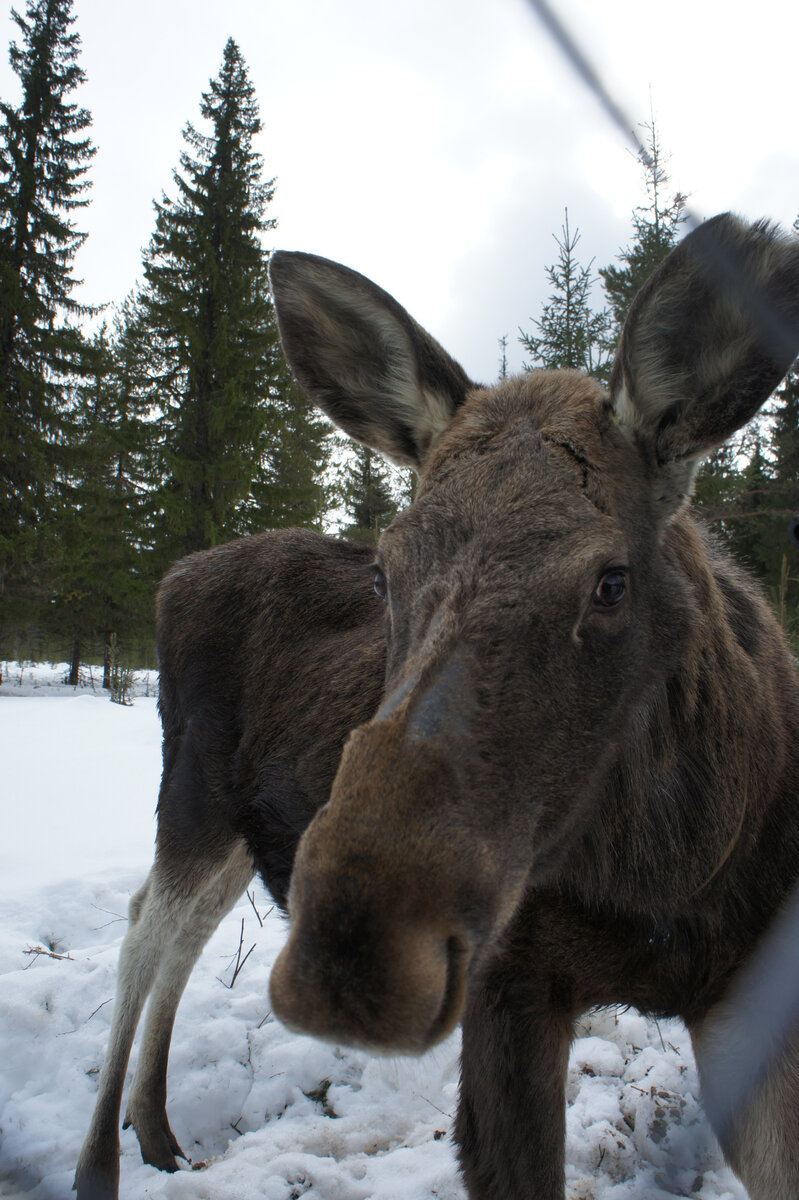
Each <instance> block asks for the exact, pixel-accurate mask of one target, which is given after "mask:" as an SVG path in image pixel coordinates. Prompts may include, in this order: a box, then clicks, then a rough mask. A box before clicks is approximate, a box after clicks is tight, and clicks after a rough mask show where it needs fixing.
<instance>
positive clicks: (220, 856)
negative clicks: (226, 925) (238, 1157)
mask: <svg viewBox="0 0 799 1200" xmlns="http://www.w3.org/2000/svg"><path fill="white" fill-rule="evenodd" d="M191 858H192V856H188V858H187V859H186V860H177V859H176V858H175V856H174V855H173V854H168V855H167V856H165V857H158V856H157V857H156V861H155V863H154V865H153V868H152V870H151V871H150V874H149V876H148V878H147V881H146V882H145V884H144V885H143V886H142V887H141V888H140V889H139V891H138V892H136V894H135V895H134V896H133V898H132V899H131V902H130V909H129V920H130V924H129V927H128V932H127V934H126V936H125V940H124V941H123V943H122V949H121V951H120V956H119V971H118V975H117V998H116V1004H115V1006H114V1016H113V1020H112V1023H111V1036H110V1038H109V1043H108V1049H107V1051H106V1056H105V1060H104V1062H103V1068H102V1071H101V1073H100V1082H99V1087H98V1093H97V1103H96V1105H95V1109H94V1115H93V1116H92V1120H91V1124H90V1126H89V1131H88V1133H87V1135H86V1138H85V1140H84V1143H83V1147H82V1149H81V1152H80V1157H79V1158H78V1165H77V1168H76V1171H75V1189H76V1191H77V1193H78V1200H116V1197H117V1193H118V1189H119V1112H120V1106H121V1103H122V1089H123V1087H124V1083H125V1076H126V1073H127V1068H128V1061H129V1059H130V1051H131V1046H132V1045H133V1038H134V1035H135V1033H136V1027H137V1025H138V1023H139V1018H140V1016H141V1012H142V1009H143V1007H144V1004H145V1001H146V1000H147V996H148V995H149V993H150V991H151V990H152V989H153V987H154V986H155V992H156V995H155V997H154V998H155V1000H156V1004H155V1006H154V1013H153V1016H152V1017H151V1018H150V1020H149V1021H148V1037H147V1039H146V1041H145V1052H144V1058H145V1063H146V1064H147V1065H146V1066H145V1072H144V1078H145V1079H148V1078H149V1079H150V1080H153V1081H155V1083H156V1086H160V1087H161V1088H162V1089H164V1090H165V1087H166V1083H165V1079H166V1060H167V1055H168V1051H169V1038H170V1036H171V1032H172V1023H173V1021H174V1013H175V1009H176V1008H177V1004H178V1001H179V1000H180V996H181V993H182V992H183V988H184V987H185V984H186V980H187V979H188V977H189V975H190V974H191V968H192V966H193V965H194V963H195V962H196V960H197V958H198V956H199V954H200V951H201V950H202V947H203V945H204V944H205V941H206V940H207V938H208V937H209V936H210V934H211V933H212V932H213V930H214V929H215V928H216V925H217V924H218V923H219V921H220V919H221V917H222V915H223V913H224V912H225V911H227V908H229V907H231V906H232V904H233V903H234V902H235V900H236V897H237V896H238V895H240V894H241V892H242V891H243V890H244V888H245V887H246V884H247V880H248V879H249V878H250V877H251V875H252V864H251V862H250V859H249V855H247V854H246V851H245V849H244V843H243V842H239V841H237V842H235V843H233V844H232V846H231V847H229V848H228V849H227V852H226V851H225V849H224V848H218V847H215V852H214V858H212V859H208V860H206V861H205V862H203V861H202V860H199V861H198V860H197V858H196V857H195V858H194V861H193V862H192V861H190V860H191ZM245 859H246V863H247V868H246V870H245V866H244V862H245ZM235 888H237V889H238V890H237V891H235V894H232V895H231V893H233V892H234V889H235ZM205 896H207V897H208V902H207V903H206V904H205V905H204V904H203V897H205ZM220 897H221V899H220ZM195 913H198V914H199V915H198V922H199V926H200V927H201V928H202V929H203V931H204V932H203V933H202V935H201V936H200V937H199V938H195V937H193V936H192V933H191V930H192V920H193V917H194V914H195ZM175 954H177V958H176V960H175V965H174V966H173V963H172V959H173V955H175ZM160 973H163V979H164V983H163V985H160V982H157V981H159V976H160ZM162 1014H165V1016H164V1015H162ZM148 1047H150V1048H149V1049H148ZM160 1064H162V1065H160ZM159 1079H160V1084H159V1083H158V1080H159ZM137 1095H138V1096H139V1097H141V1096H142V1090H141V1089H138V1090H137ZM156 1108H157V1105H156V1106H155V1107H154V1106H153V1105H148V1104H147V1103H145V1102H144V1101H143V1100H139V1101H138V1104H137V1106H135V1107H134V1110H133V1115H134V1119H138V1111H139V1109H141V1110H142V1111H143V1114H144V1115H143V1119H142V1128H146V1133H145V1142H146V1145H147V1150H148V1152H151V1153H152V1157H151V1158H150V1159H149V1161H152V1158H154V1157H157V1155H158V1153H159V1152H160V1151H158V1149H157V1143H154V1141H153V1138H156V1134H155V1132H151V1130H152V1125H153V1120H154V1118H153V1116H152V1114H153V1112H154V1111H155V1109H156ZM159 1111H160V1112H161V1114H162V1115H161V1118H160V1121H159V1130H160V1136H161V1139H162V1140H163V1139H166V1140H167V1141H168V1140H169V1137H171V1133H170V1134H167V1130H168V1129H169V1126H168V1124H167V1123H166V1110H165V1105H164V1098H162V1099H161V1100H160V1109H159ZM164 1126H165V1128H164ZM173 1140H174V1139H173ZM179 1150H180V1147H179V1146H177V1143H176V1142H175V1143H174V1146H173V1147H172V1148H171V1163H172V1166H171V1169H172V1170H174V1169H175V1162H174V1154H175V1153H176V1152H179ZM156 1165H162V1164H160V1163H156ZM163 1165H164V1166H166V1168H167V1169H170V1166H169V1161H166V1162H165V1163H164V1164H163Z"/></svg>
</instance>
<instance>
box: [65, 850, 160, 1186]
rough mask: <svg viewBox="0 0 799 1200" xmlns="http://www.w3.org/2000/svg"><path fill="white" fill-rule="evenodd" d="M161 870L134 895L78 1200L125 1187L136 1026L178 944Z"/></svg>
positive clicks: (81, 1162)
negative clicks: (160, 888)
mask: <svg viewBox="0 0 799 1200" xmlns="http://www.w3.org/2000/svg"><path fill="white" fill-rule="evenodd" d="M155 876H156V868H155V867H153V869H152V871H151V872H150V874H149V876H148V878H147V881H146V882H145V883H144V885H143V886H142V887H141V888H140V889H139V891H138V892H136V894H135V895H134V896H133V898H132V899H131V902H130V908H129V922H130V923H129V926H128V932H127V934H126V935H125V940H124V941H123V943H122V949H121V951H120V955H119V969H118V972H117V995H116V1003H115V1005H114V1016H113V1020H112V1023H111V1036H110V1038H109V1041H108V1048H107V1050H106V1054H105V1059H104V1061H103V1068H102V1071H101V1072H100V1082H99V1088H98V1093H97V1103H96V1105H95V1109H94V1115H93V1116H92V1120H91V1124H90V1126H89V1132H88V1133H87V1134H86V1138H85V1140H84V1143H83V1147H82V1149H81V1152H80V1157H79V1159H78V1165H77V1169H76V1171H75V1189H76V1190H77V1193H78V1200H114V1198H115V1197H116V1195H117V1191H118V1187H119V1108H120V1104H121V1101H122V1088H123V1086H124V1083H125V1073H126V1071H127V1068H128V1059H129V1058H130V1050H131V1046H132V1045H133V1037H134V1034H135V1032H136V1026H137V1025H138V1022H139V1017H140V1016H141V1011H142V1008H143V1007H144V1002H145V1000H146V999H147V995H148V993H149V991H150V988H151V987H152V985H153V981H154V979H155V976H156V974H157V972H158V968H159V967H160V965H161V961H162V959H163V956H164V954H165V953H166V952H167V950H168V948H169V944H170V942H171V940H172V929H173V928H174V927H173V926H172V925H171V920H170V918H171V917H173V913H171V912H170V909H169V906H168V905H166V904H164V903H163V901H162V900H161V901H159V899H158V898H156V897H155V896H154V891H156V889H157V881H156V878H155Z"/></svg>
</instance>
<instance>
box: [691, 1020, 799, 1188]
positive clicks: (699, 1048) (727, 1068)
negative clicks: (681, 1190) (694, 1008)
mask: <svg viewBox="0 0 799 1200" xmlns="http://www.w3.org/2000/svg"><path fill="white" fill-rule="evenodd" d="M749 1019H750V1018H747V1019H743V1018H742V1014H741V1010H740V1008H739V1009H738V1010H736V1008H735V1007H734V1006H733V1005H731V1004H730V1003H729V1002H727V1001H722V1002H721V1003H720V1004H718V1005H716V1007H715V1008H714V1009H712V1010H711V1011H710V1013H709V1014H708V1015H707V1017H705V1018H704V1020H702V1021H701V1022H699V1023H697V1024H696V1025H693V1026H691V1038H692V1041H693V1046H694V1053H695V1055H696V1061H697V1066H698V1068H699V1078H700V1081H701V1083H702V1087H703V1089H704V1090H705V1091H706V1093H708V1095H710V1094H711V1093H713V1091H714V1089H715V1090H716V1091H717V1090H718V1087H719V1082H720V1081H721V1083H722V1086H723V1081H724V1078H725V1075H726V1073H727V1072H733V1073H734V1072H735V1071H736V1069H737V1068H738V1067H739V1065H740V1064H741V1063H742V1062H745V1061H746V1058H747V1055H746V1050H747V1049H748V1046H749V1044H750V1042H751V1038H752V1028H751V1026H750V1024H749ZM780 1042H782V1039H780ZM774 1045H775V1053H774V1056H773V1058H772V1060H771V1063H770V1065H769V1067H768V1069H767V1072H766V1074H765V1077H764V1078H763V1079H762V1080H761V1082H760V1083H757V1084H755V1085H754V1087H753V1089H752V1090H751V1092H749V1095H748V1099H747V1100H746V1102H745V1103H744V1106H743V1109H742V1111H741V1112H740V1113H739V1114H738V1115H737V1116H736V1117H735V1118H734V1119H733V1121H732V1122H731V1125H730V1126H729V1128H728V1129H726V1130H719V1129H717V1130H716V1132H717V1133H718V1134H719V1135H720V1141H721V1144H722V1149H723V1151H724V1153H725V1155H726V1157H727V1159H728V1161H729V1163H730V1165H731V1166H732V1168H733V1170H734V1171H735V1172H736V1174H737V1175H738V1176H739V1177H740V1179H741V1180H742V1182H743V1183H744V1185H745V1186H746V1188H747V1191H748V1192H749V1195H750V1197H751V1200H777V1197H779V1200H799V1035H797V1033H796V1031H795V1028H794V1032H793V1035H792V1036H791V1037H789V1038H788V1040H787V1041H784V1042H782V1045H781V1046H780V1045H779V1043H778V1042H777V1041H776V1040H775V1043H774ZM736 1083H737V1081H736V1080H735V1079H734V1078H733V1086H734V1085H735V1084H736ZM735 1090H736V1091H737V1086H736V1088H735ZM746 1090H748V1089H746ZM712 1108H713V1106H712V1105H711V1106H710V1112H709V1115H710V1116H711V1119H712V1116H713V1111H712Z"/></svg>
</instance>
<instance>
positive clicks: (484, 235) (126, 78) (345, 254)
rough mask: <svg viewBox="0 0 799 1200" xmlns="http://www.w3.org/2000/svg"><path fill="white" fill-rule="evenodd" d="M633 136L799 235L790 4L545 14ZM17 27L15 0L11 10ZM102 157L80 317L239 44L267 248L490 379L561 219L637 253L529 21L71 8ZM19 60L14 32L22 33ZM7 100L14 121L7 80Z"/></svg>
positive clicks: (194, 7) (147, 4)
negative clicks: (609, 94)
mask: <svg viewBox="0 0 799 1200" xmlns="http://www.w3.org/2000/svg"><path fill="white" fill-rule="evenodd" d="M553 2H554V3H555V4H556V6H557V9H558V11H559V12H560V14H561V16H562V17H563V19H564V20H565V21H566V22H567V24H568V25H569V27H570V29H571V30H572V31H573V34H574V35H575V36H576V37H577V38H578V39H579V41H580V42H581V44H582V45H583V46H584V47H585V49H586V50H587V51H588V53H589V54H590V55H591V57H592V58H593V60H594V61H595V63H596V64H597V65H598V67H599V69H600V71H601V73H602V75H603V77H604V78H605V80H606V82H607V83H608V84H609V86H610V88H611V90H612V91H613V93H614V94H615V95H616V97H617V98H618V100H619V101H620V103H621V104H622V106H623V107H624V108H625V109H626V111H627V112H628V114H629V115H630V117H631V119H632V120H635V121H644V120H647V119H648V118H649V114H650V96H651V101H652V104H653V105H654V110H655V114H656V118H657V121H658V126H659V129H660V134H661V141H662V144H663V147H664V148H665V149H667V150H668V151H669V152H670V154H671V161H670V169H671V175H672V181H673V184H674V186H675V188H677V187H679V188H680V189H682V190H683V191H685V192H688V193H690V196H691V205H692V207H693V208H694V209H695V210H697V211H698V212H699V213H700V214H702V215H706V216H710V215H712V214H713V213H716V212H719V211H722V210H724V209H727V208H732V209H735V210H737V211H739V212H742V213H744V214H745V215H747V216H749V217H752V218H756V217H759V216H769V217H772V218H774V219H777V220H779V221H781V222H783V223H785V224H790V223H791V222H792V221H793V219H794V218H795V216H796V215H797V213H798V212H799V137H798V136H797V129H796V118H797V93H796V82H795V81H796V74H797V55H799V4H797V3H796V0H758V3H757V4H756V5H754V4H750V5H746V6H744V5H743V4H742V3H740V0H726V2H725V3H723V4H722V2H721V0H670V3H669V4H663V3H658V4H655V3H652V2H651V0H553ZM17 5H18V7H23V5H24V0H17ZM75 11H76V14H77V18H78V22H77V29H78V32H79V33H80V35H81V38H82V42H83V53H82V59H81V61H82V65H83V67H84V69H85V70H86V72H87V75H88V82H87V84H86V86H85V87H84V88H83V89H82V90H81V93H80V96H79V99H80V100H81V102H82V103H83V104H84V105H85V106H86V107H88V108H89V109H90V111H91V112H92V114H93V118H94V125H93V139H94V141H95V144H96V145H97V146H98V148H99V149H98V153H97V156H96V158H95V161H94V164H93V166H92V168H91V177H92V179H93V183H94V186H93V191H92V196H93V199H92V205H91V208H90V209H89V210H88V212H87V213H84V214H80V216H79V220H80V221H81V222H82V224H81V226H80V227H81V228H85V229H88V231H89V233H90V238H89V241H88V242H87V244H86V246H85V247H84V249H83V250H82V251H81V253H80V255H79V257H78V259H77V262H76V271H77V273H78V274H79V275H80V276H82V277H83V279H84V280H85V292H84V295H85V298H86V299H87V300H90V301H92V302H102V301H112V302H120V301H121V300H122V299H123V298H124V296H125V295H126V293H127V292H128V291H129V290H130V289H131V287H133V285H134V284H135V282H136V280H137V278H138V277H139V274H140V254H141V249H142V248H143V247H144V246H145V245H146V243H147V242H148V240H149V237H150V234H151V232H152V228H153V222H154V214H153V209H152V201H153V199H154V198H155V197H157V196H159V195H160V193H161V191H162V190H163V189H166V190H167V192H168V193H170V194H174V188H173V185H172V174H171V173H172V170H173V169H174V168H175V167H176V166H177V165H178V159H179V154H180V151H181V149H182V145H183V143H182V139H181V130H182V128H183V126H184V124H185V123H186V121H188V120H191V121H193V122H194V123H195V124H197V123H198V121H199V102H200V95H201V92H202V91H203V90H204V89H205V88H206V87H207V85H208V81H209V79H210V78H211V77H212V76H214V75H216V73H217V72H218V70H219V67H220V64H221V60H222V50H223V46H224V43H225V41H226V39H227V37H228V36H231V35H232V36H233V37H234V38H235V39H236V40H237V42H238V43H239V46H240V48H241V51H242V53H243V55H244V57H245V59H246V61H247V64H248V66H249V69H250V74H251V78H252V81H253V83H254V85H255V89H256V93H257V96H258V99H259V101H260V106H261V117H262V120H263V124H264V131H263V134H262V135H261V139H260V144H259V147H258V148H259V150H260V151H261V153H262V154H263V156H264V160H265V173H266V175H267V176H272V175H274V176H276V178H277V191H276V195H275V199H274V201H273V204H272V210H271V211H272V215H273V216H274V217H276V218H277V220H278V228H277V230H276V231H275V234H274V245H275V246H276V247H278V246H279V247H284V248H287V249H301V250H309V251H312V252H315V253H317V254H324V255H327V256H328V257H330V258H335V259H338V260H339V261H341V262H344V263H346V264H348V265H349V266H352V267H355V268H356V269H358V270H360V271H362V272H364V274H366V275H369V276H371V277H372V278H373V279H375V281H376V282H378V283H379V284H380V285H381V286H383V287H385V288H387V290H388V291H390V292H393V294H394V295H396V296H397V298H398V299H399V300H400V301H401V302H402V303H403V304H405V305H406V307H407V308H408V309H409V310H410V311H411V312H412V314H413V315H414V316H415V317H416V319H417V320H419V321H420V322H421V323H422V324H423V325H425V326H427V328H428V329H430V331H431V332H432V333H434V334H435V335H436V336H437V337H438V338H439V340H440V341H442V342H443V344H444V345H445V346H446V347H447V349H449V350H450V351H451V352H452V353H453V354H454V355H455V356H456V357H457V358H459V359H460V360H461V361H462V362H463V364H464V366H465V367H466V369H467V371H468V372H469V373H470V374H471V375H472V376H473V377H474V378H476V379H478V380H482V381H487V380H490V379H492V378H493V377H494V376H495V375H496V373H497V369H498V358H499V351H498V346H497V339H498V338H499V337H501V336H502V335H503V334H507V335H508V338H509V360H510V365H511V367H512V368H516V367H519V366H520V365H521V359H522V353H521V348H520V347H519V346H518V344H517V334H518V326H519V325H522V326H524V327H525V328H529V327H530V324H531V322H530V318H531V316H537V315H539V313H540V305H541V302H542V299H543V298H544V297H545V296H546V291H547V289H546V281H545V278H544V268H545V266H546V265H547V264H549V263H551V262H552V260H553V257H554V256H555V253H556V248H555V245H554V242H553V241H552V234H553V232H555V231H557V230H558V229H559V228H560V224H561V221H562V218H563V206H564V205H565V204H567V205H568V206H569V214H570V220H571V223H572V227H574V226H575V225H577V226H578V227H579V229H580V231H581V233H582V243H581V247H580V249H581V251H582V252H583V259H584V261H587V260H588V259H590V258H591V257H592V256H594V257H595V258H596V265H597V266H599V265H605V264H606V263H608V262H610V261H612V259H613V257H614V255H615V254H616V253H617V251H618V249H619V247H620V245H622V244H624V243H626V242H627V240H628V238H629V229H630V225H629V214H630V212H631V210H632V208H633V206H634V205H635V204H637V203H639V202H640V201H641V199H642V195H641V183H640V171H639V169H638V167H637V165H636V163H635V161H634V160H633V158H632V157H631V155H630V153H629V152H628V150H627V149H626V148H625V146H624V145H623V144H622V143H621V140H620V137H619V135H618V134H617V132H616V130H615V129H613V128H612V127H610V126H609V124H608V123H607V119H606V118H605V117H604V115H603V114H602V113H601V112H600V110H599V109H598V107H597V104H596V101H595V100H594V99H593V97H592V96H591V95H590V94H589V93H588V92H587V91H586V90H585V88H584V86H583V85H582V83H580V82H579V81H578V80H577V79H575V78H574V77H573V75H572V74H571V73H570V70H569V68H568V67H567V66H566V65H565V64H564V63H563V62H562V61H561V59H560V57H559V55H558V53H557V51H556V50H555V49H554V47H553V45H552V44H551V42H550V41H549V39H548V37H547V35H546V34H545V33H544V31H543V29H542V28H541V27H540V26H539V24H538V22H537V20H536V18H535V17H534V16H533V14H532V10H531V9H530V8H529V7H528V5H527V3H526V0H391V2H387V0H280V2H278V0H224V2H220V0H135V2H134V3H131V2H130V0H115V2H114V3H110V2H109V0H75ZM5 28H6V36H5V37H4V38H3V37H2V35H1V34H0V41H2V42H3V43H7V42H8V40H9V39H10V37H11V36H12V33H13V28H12V24H11V21H10V19H9V20H8V22H7V25H6V27H5ZM0 96H2V97H3V98H4V99H6V98H7V99H16V96H17V89H16V81H15V79H14V77H13V75H12V74H11V71H10V68H9V67H8V66H7V65H6V64H5V62H4V63H3V64H2V66H1V67H0Z"/></svg>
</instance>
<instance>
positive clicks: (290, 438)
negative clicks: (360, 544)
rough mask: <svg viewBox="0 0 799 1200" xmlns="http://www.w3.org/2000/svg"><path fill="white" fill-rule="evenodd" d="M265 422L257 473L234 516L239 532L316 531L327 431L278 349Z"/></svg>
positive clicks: (325, 488) (322, 510)
mask: <svg viewBox="0 0 799 1200" xmlns="http://www.w3.org/2000/svg"><path fill="white" fill-rule="evenodd" d="M267 416H268V421H267V424H266V425H265V427H264V430H263V437H262V454H261V459H260V462H259V464H258V470H257V473H256V476H255V478H254V480H253V484H252V489H251V493H250V497H249V500H248V502H247V503H246V505H245V506H243V508H242V509H241V510H240V512H239V526H240V532H242V533H249V532H255V531H257V530H259V529H279V528H282V527H284V526H292V525H300V526H303V527H304V528H307V529H321V528H322V525H323V520H324V516H325V514H326V512H327V509H328V508H329V506H330V493H331V488H330V485H329V484H328V483H327V481H326V480H327V470H328V466H329V464H330V455H331V451H332V448H333V444H334V439H333V434H332V429H331V426H330V425H329V423H328V422H327V421H326V420H325V418H324V417H322V415H321V414H320V413H319V411H318V409H317V408H316V407H315V406H314V405H313V404H311V402H310V401H309V400H308V398H307V396H306V395H305V393H304V392H303V391H302V389H301V388H300V386H299V384H297V383H296V382H295V380H294V378H293V377H292V374H291V371H290V369H289V365H288V363H287V362H286V360H285V358H284V356H283V352H282V350H280V348H278V350H277V353H276V366H275V374H274V380H273V387H272V393H271V397H270V402H269V406H268V410H267Z"/></svg>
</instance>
